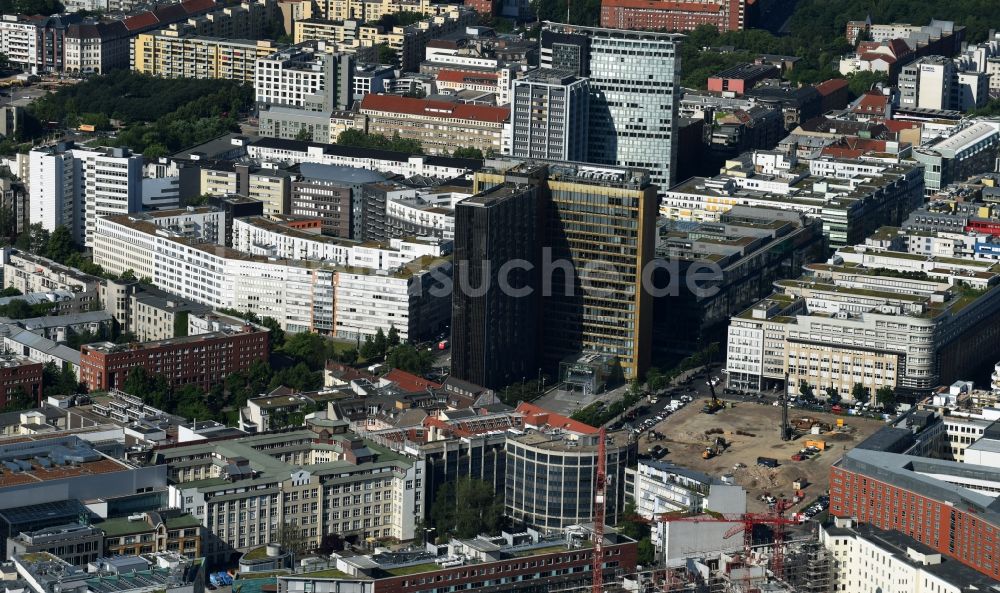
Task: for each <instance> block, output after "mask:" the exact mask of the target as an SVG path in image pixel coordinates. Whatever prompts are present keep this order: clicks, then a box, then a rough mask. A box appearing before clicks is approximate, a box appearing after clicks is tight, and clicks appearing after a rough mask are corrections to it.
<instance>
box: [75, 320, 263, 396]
mask: <svg viewBox="0 0 1000 593" xmlns="http://www.w3.org/2000/svg"><path fill="white" fill-rule="evenodd" d="M268 351H269V344H268V332H267V331H263V330H257V329H255V328H252V327H250V326H246V327H244V329H243V330H242V331H239V332H212V333H208V334H200V335H196V336H188V337H184V338H172V339H169V340H158V341H155V342H144V343H141V344H127V345H126V344H113V343H111V342H98V343H96V344H87V345H85V346H83V347H81V348H80V380H81V381H83V382H84V383H86V384H87V387H88V388H90V389H91V390H106V389H110V388H112V387H121V385H122V384H123V383H124V382H125V378H126V377H127V376H128V373H129V371H131V370H132V369H133V368H136V367H143V368H145V369H146V371H148V372H149V373H152V374H159V375H163V376H164V377H166V379H167V380H168V381H169V382H170V384H171V385H173V386H180V385H197V386H198V387H201V388H202V389H206V390H207V389H208V388H209V387H211V386H212V385H213V384H215V383H219V382H221V381H224V380H225V378H226V376H227V375H229V374H231V373H235V372H237V371H242V370H246V369H247V368H249V367H250V365H251V364H252V363H253V362H254V361H256V360H267V356H268Z"/></svg>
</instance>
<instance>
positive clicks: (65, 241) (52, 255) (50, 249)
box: [45, 225, 77, 262]
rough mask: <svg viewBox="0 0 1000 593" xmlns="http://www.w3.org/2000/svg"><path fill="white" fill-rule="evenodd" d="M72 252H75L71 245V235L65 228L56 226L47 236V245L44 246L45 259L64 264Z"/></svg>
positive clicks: (74, 246)
mask: <svg viewBox="0 0 1000 593" xmlns="http://www.w3.org/2000/svg"><path fill="white" fill-rule="evenodd" d="M74 251H77V249H76V245H74V244H73V235H71V234H70V232H69V229H68V228H66V227H65V226H62V225H60V226H58V227H56V230H54V231H52V234H51V235H50V236H49V243H48V245H47V246H46V250H45V257H47V258H49V259H51V260H54V261H57V262H65V261H66V260H67V259H68V258H69V256H70V255H72V254H73V252H74Z"/></svg>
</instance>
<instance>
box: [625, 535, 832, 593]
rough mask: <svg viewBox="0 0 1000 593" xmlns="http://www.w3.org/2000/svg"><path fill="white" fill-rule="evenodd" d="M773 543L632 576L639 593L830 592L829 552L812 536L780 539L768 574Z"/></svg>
mask: <svg viewBox="0 0 1000 593" xmlns="http://www.w3.org/2000/svg"><path fill="white" fill-rule="evenodd" d="M775 545H776V544H775V543H773V542H772V543H768V544H760V545H755V546H753V547H752V549H751V554H750V556H749V557H747V556H746V553H745V552H744V553H739V554H726V553H721V552H719V553H717V554H709V555H706V556H703V557H701V558H689V559H688V560H687V562H686V563H685V565H684V566H679V567H673V568H667V569H662V568H661V569H658V570H653V571H650V572H647V573H643V574H644V575H645V579H643V578H642V577H643V575H636V576H637V577H639V578H640V580H641V581H643V585H642V586H641V587H640V588H639V593H759V592H767V593H785V592H787V593H833V581H834V579H833V576H834V575H833V568H834V566H833V562H832V559H831V557H830V552H829V551H828V550H827V549H826V548H824V547H823V545H822V544H821V543H820V542H819V541H817V539H816V537H815V536H809V537H804V538H799V539H791V540H786V541H785V542H784V543H783V544H782V545H783V550H782V551H780V552H779V554H780V555H781V556H783V558H784V561H783V563H782V564H781V568H782V574H780V575H777V574H774V572H772V571H771V566H773V563H772V562H771V560H772V559H773V558H774V556H775Z"/></svg>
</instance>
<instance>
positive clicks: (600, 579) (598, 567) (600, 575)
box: [591, 426, 608, 593]
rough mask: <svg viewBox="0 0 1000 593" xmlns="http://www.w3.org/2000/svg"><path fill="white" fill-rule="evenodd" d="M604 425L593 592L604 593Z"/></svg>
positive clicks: (599, 437) (599, 452) (599, 435)
mask: <svg viewBox="0 0 1000 593" xmlns="http://www.w3.org/2000/svg"><path fill="white" fill-rule="evenodd" d="M604 437H605V431H604V427H603V426H602V427H601V430H600V431H598V433H597V476H596V479H595V480H594V565H593V567H592V568H591V570H592V572H593V573H594V586H593V591H592V593H604V500H605V494H606V490H607V481H608V469H607V464H608V450H607V446H606V445H605V444H604Z"/></svg>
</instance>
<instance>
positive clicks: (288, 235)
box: [233, 216, 451, 270]
mask: <svg viewBox="0 0 1000 593" xmlns="http://www.w3.org/2000/svg"><path fill="white" fill-rule="evenodd" d="M280 220H281V219H280V217H274V216H272V217H266V216H253V217H246V218H237V219H235V220H234V221H233V249H236V250H237V251H242V252H244V253H248V254H251V255H260V256H266V257H272V258H279V259H289V260H311V261H321V262H325V263H327V264H331V265H342V266H344V265H346V266H352V267H361V268H368V269H371V270H394V269H398V268H401V267H402V266H404V265H406V264H408V263H409V262H411V261H413V260H415V259H418V258H421V257H424V256H430V257H444V256H445V255H447V254H448V253H449V252H450V250H451V242H450V241H442V240H439V239H435V238H432V237H427V238H417V239H414V240H403V239H390V240H389V242H388V243H385V244H375V243H359V242H357V241H352V240H349V239H341V238H338V237H330V236H327V235H321V234H319V233H318V232H310V231H307V230H299V229H296V228H292V227H290V226H288V225H285V224H281V221H280Z"/></svg>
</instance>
